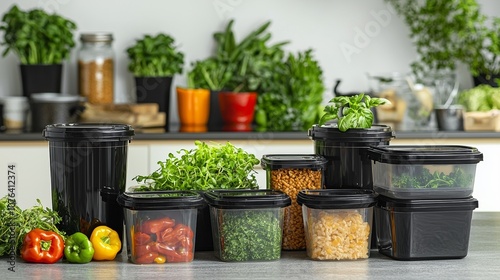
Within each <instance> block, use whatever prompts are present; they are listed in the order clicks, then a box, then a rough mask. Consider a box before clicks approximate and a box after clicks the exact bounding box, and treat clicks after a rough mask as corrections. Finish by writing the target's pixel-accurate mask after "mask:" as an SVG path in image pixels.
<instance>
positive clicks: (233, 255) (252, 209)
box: [204, 190, 290, 262]
mask: <svg viewBox="0 0 500 280" xmlns="http://www.w3.org/2000/svg"><path fill="white" fill-rule="evenodd" d="M204 196H205V199H206V201H207V203H208V205H209V208H210V218H211V223H212V234H213V242H214V253H215V255H216V256H217V257H218V258H219V259H220V260H222V261H227V262H241V261H271V260H277V259H279V258H281V240H282V233H283V214H284V208H285V207H287V206H289V205H290V198H289V197H288V196H287V195H286V194H284V193H283V192H279V191H271V190H209V191H206V192H205V193H204Z"/></svg>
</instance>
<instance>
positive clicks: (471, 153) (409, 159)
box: [367, 145, 483, 164]
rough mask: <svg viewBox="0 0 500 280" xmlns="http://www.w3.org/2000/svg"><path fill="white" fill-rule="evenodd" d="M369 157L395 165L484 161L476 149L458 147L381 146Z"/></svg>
mask: <svg viewBox="0 0 500 280" xmlns="http://www.w3.org/2000/svg"><path fill="white" fill-rule="evenodd" d="M367 154H368V157H369V158H370V159H372V160H374V161H379V162H382V163H393V164H415V163H418V164H473V163H478V162H480V161H482V160H483V154H482V153H480V152H479V151H478V150H477V149H476V148H473V147H467V146H457V145H455V146H454V145H449V146H445V145H435V146H432V145H420V146H418V145H417V146H411V145H392V146H389V145H380V146H377V147H370V148H369V149H368V151H367Z"/></svg>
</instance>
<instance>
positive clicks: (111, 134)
mask: <svg viewBox="0 0 500 280" xmlns="http://www.w3.org/2000/svg"><path fill="white" fill-rule="evenodd" d="M42 135H43V137H45V139H46V140H48V141H81V140H87V141H90V142H112V141H129V140H131V139H132V137H133V136H134V135H135V133H134V129H133V128H132V126H130V125H127V124H115V123H68V124H66V123H59V124H50V125H47V126H46V127H45V129H44V130H43V132H42Z"/></svg>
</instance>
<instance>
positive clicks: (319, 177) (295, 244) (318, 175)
mask: <svg viewBox="0 0 500 280" xmlns="http://www.w3.org/2000/svg"><path fill="white" fill-rule="evenodd" d="M326 163H327V160H326V159H325V158H324V157H322V156H317V155H308V154H277V155H264V156H263V157H262V160H261V165H262V168H263V169H264V170H266V183H267V188H268V189H271V190H278V191H282V192H284V193H285V194H287V195H288V196H289V197H290V199H291V201H292V204H291V205H290V207H287V208H286V209H285V215H284V221H283V241H282V249H283V250H304V249H305V248H306V240H305V236H304V223H303V221H302V208H301V206H300V205H299V204H297V195H298V193H299V191H301V190H306V189H309V190H316V189H322V188H323V186H324V179H323V177H324V176H323V172H324V170H325V167H326Z"/></svg>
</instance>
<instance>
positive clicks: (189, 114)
mask: <svg viewBox="0 0 500 280" xmlns="http://www.w3.org/2000/svg"><path fill="white" fill-rule="evenodd" d="M193 75H194V72H193V71H191V72H189V73H188V75H187V87H185V88H184V87H177V88H176V93H177V111H178V113H179V121H180V125H181V131H186V132H188V131H190V132H195V131H205V130H206V126H207V123H208V117H209V114H210V111H209V109H210V90H209V89H208V88H203V87H200V86H199V84H198V83H197V82H195V78H194V77H193Z"/></svg>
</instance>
